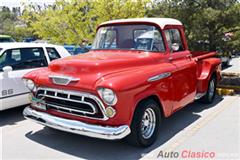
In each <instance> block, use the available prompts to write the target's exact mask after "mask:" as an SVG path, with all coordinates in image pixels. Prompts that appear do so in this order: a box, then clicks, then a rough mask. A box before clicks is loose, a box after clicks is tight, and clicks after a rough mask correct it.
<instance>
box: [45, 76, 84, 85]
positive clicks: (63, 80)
mask: <svg viewBox="0 0 240 160" xmlns="http://www.w3.org/2000/svg"><path fill="white" fill-rule="evenodd" d="M48 77H49V78H50V79H52V81H53V83H54V84H58V85H65V86H66V85H68V84H69V83H70V82H77V81H79V80H80V78H74V77H70V76H63V75H49V76H48Z"/></svg>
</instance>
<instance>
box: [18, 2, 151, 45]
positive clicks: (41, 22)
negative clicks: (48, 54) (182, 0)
mask: <svg viewBox="0 0 240 160" xmlns="http://www.w3.org/2000/svg"><path fill="white" fill-rule="evenodd" d="M146 4H147V0H139V1H132V0H95V1H92V0H69V1H64V0H60V1H57V2H56V3H55V4H54V5H53V6H48V7H47V8H44V9H41V8H39V7H36V6H28V7H27V8H26V10H25V12H24V14H23V16H22V18H23V19H24V21H25V22H26V24H27V25H29V26H30V28H31V29H32V30H33V31H34V33H35V34H36V35H38V36H39V37H40V38H43V39H48V40H50V41H53V42H57V43H61V44H63V43H67V44H81V43H82V41H83V40H85V39H87V40H89V41H91V40H92V39H93V37H94V35H95V30H96V27H97V25H99V24H100V23H102V22H104V21H107V20H111V19H118V18H130V17H143V16H144V15H145V7H146Z"/></svg>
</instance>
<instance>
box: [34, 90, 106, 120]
mask: <svg viewBox="0 0 240 160" xmlns="http://www.w3.org/2000/svg"><path fill="white" fill-rule="evenodd" d="M38 90H44V94H46V92H47V91H52V92H55V93H63V94H67V95H68V96H69V95H76V96H82V97H87V98H90V99H93V100H94V101H95V102H96V103H97V104H98V106H99V108H100V110H101V112H102V114H103V118H94V117H88V116H80V115H78V116H80V117H86V118H89V119H97V120H104V121H106V120H108V119H109V117H107V115H106V109H105V106H104V104H103V102H102V101H101V100H100V99H99V98H98V97H97V96H95V95H92V94H90V93H85V92H77V91H69V90H59V89H53V88H47V87H39V88H38ZM48 96H49V95H48ZM54 98H56V97H54ZM68 100H69V99H68ZM83 100H84V99H82V100H81V101H79V103H82V101H83ZM58 112H59V111H58Z"/></svg>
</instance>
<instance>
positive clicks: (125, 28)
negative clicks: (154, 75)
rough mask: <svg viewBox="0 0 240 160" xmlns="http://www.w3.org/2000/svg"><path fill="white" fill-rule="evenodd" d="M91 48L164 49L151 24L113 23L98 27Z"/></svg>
mask: <svg viewBox="0 0 240 160" xmlns="http://www.w3.org/2000/svg"><path fill="white" fill-rule="evenodd" d="M92 49H106V50H107V49H109V50H112V49H120V50H144V51H154V52H163V51H165V47H164V43H163V38H162V35H161V33H160V32H159V30H158V29H157V28H156V27H155V26H151V25H114V26H106V27H101V28H99V30H98V32H97V36H96V38H95V41H94V43H93V46H92Z"/></svg>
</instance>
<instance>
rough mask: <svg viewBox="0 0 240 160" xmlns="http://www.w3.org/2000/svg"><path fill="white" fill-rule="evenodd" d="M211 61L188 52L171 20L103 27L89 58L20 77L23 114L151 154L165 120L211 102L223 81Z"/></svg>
mask: <svg viewBox="0 0 240 160" xmlns="http://www.w3.org/2000/svg"><path fill="white" fill-rule="evenodd" d="M215 55H216V53H215V52H191V51H189V50H188V46H187V42H186V39H185V36H184V29H183V25H182V23H181V22H180V21H178V20H175V19H169V18H140V19H125V20H114V21H109V22H105V23H103V24H101V25H100V26H99V27H98V29H97V35H96V38H95V41H94V43H93V47H92V50H91V51H90V52H89V53H86V54H82V55H77V56H71V57H67V58H63V59H59V60H55V61H53V62H51V63H50V65H49V67H48V68H43V69H39V70H37V71H33V72H30V73H28V74H26V75H25V76H24V79H23V80H24V82H25V84H26V86H27V87H28V88H29V89H30V90H31V105H30V106H29V107H26V108H25V109H24V111H23V114H24V116H25V117H26V118H28V119H32V120H34V121H36V122H38V123H40V124H43V125H45V126H48V127H52V128H55V129H59V130H63V131H66V132H71V133H76V134H80V135H84V136H89V137H95V138H101V139H108V140H116V139H122V138H126V139H127V140H128V141H129V142H130V143H132V144H135V145H138V146H149V145H151V144H152V143H154V141H155V140H156V138H157V135H158V133H159V132H160V131H159V126H160V125H161V121H162V119H163V118H165V117H169V116H171V115H172V114H173V113H174V112H176V111H177V110H179V109H181V108H183V107H184V106H186V105H187V104H189V103H192V102H193V101H194V100H196V99H200V100H201V101H202V102H204V103H211V102H212V101H213V100H214V96H215V89H216V84H217V82H218V81H219V80H220V78H221V76H220V71H221V65H220V64H221V61H220V59H218V58H215Z"/></svg>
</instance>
